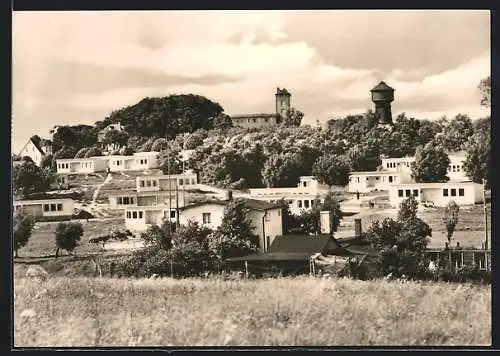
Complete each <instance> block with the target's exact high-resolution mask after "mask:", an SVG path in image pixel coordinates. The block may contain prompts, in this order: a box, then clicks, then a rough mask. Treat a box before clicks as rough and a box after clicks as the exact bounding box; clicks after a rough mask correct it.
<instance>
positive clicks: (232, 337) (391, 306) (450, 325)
mask: <svg viewBox="0 0 500 356" xmlns="http://www.w3.org/2000/svg"><path fill="white" fill-rule="evenodd" d="M14 291H15V295H14V317H15V320H14V324H15V335H14V339H15V342H14V343H15V346H16V347H27V346H73V347H77V346H187V345H189V346H219V345H239V346H250V345H258V346H277V345H280V346H293V345H298V346H312V345H315V346H317V345H321V346H328V345H489V344H490V343H491V289H490V287H489V286H471V285H458V284H426V283H413V282H407V283H398V282H387V281H369V282H363V281H353V280H343V279H341V280H318V279H309V278H294V279H291V278H290V279H289V278H284V279H276V280H242V281H222V280H195V279H190V280H188V279H186V280H171V279H161V280H127V279H107V278H103V279H92V278H71V279H70V278H53V279H49V280H48V281H46V282H35V281H33V280H29V279H25V278H16V280H15V286H14Z"/></svg>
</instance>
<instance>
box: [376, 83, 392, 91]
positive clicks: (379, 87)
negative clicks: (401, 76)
mask: <svg viewBox="0 0 500 356" xmlns="http://www.w3.org/2000/svg"><path fill="white" fill-rule="evenodd" d="M381 90H392V91H394V89H393V88H391V87H390V86H388V85H387V84H386V83H385V82H384V81H382V82H380V83H378V84H377V85H376V86H375V87H374V88H373V89H372V90H370V91H381Z"/></svg>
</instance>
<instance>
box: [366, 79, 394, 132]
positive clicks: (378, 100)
mask: <svg viewBox="0 0 500 356" xmlns="http://www.w3.org/2000/svg"><path fill="white" fill-rule="evenodd" d="M370 92H371V93H372V101H373V102H374V103H375V115H376V116H377V120H378V123H379V124H382V125H387V124H389V125H390V124H392V112H391V102H392V101H393V100H394V89H393V88H391V87H390V86H388V85H387V84H386V83H385V82H380V83H379V84H377V85H376V86H375V87H374V88H373V89H372V90H370Z"/></svg>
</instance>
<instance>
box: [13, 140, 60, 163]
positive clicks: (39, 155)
mask: <svg viewBox="0 0 500 356" xmlns="http://www.w3.org/2000/svg"><path fill="white" fill-rule="evenodd" d="M51 153H52V147H51V146H50V145H48V144H46V141H44V140H41V141H40V142H35V141H34V140H33V139H31V138H30V139H29V140H28V142H26V144H25V145H24V146H23V148H22V149H21V151H20V152H19V156H20V157H25V156H28V157H30V158H31V159H32V160H33V162H35V164H36V165H37V166H40V165H41V164H42V159H43V157H45V156H46V155H49V154H51Z"/></svg>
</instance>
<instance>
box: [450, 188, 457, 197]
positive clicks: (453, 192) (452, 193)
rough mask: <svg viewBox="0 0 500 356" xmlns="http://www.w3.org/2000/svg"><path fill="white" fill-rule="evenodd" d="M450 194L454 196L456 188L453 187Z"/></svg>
mask: <svg viewBox="0 0 500 356" xmlns="http://www.w3.org/2000/svg"><path fill="white" fill-rule="evenodd" d="M451 196H452V197H456V196H457V190H456V189H455V188H452V189H451Z"/></svg>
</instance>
